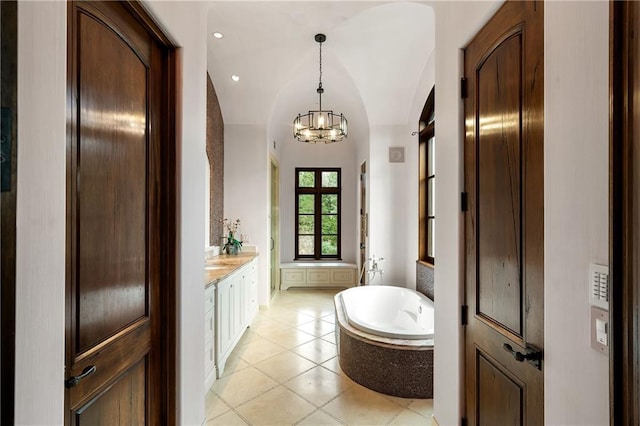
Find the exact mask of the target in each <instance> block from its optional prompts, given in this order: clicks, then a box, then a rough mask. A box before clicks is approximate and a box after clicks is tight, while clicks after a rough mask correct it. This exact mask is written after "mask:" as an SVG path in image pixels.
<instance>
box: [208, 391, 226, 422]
mask: <svg viewBox="0 0 640 426" xmlns="http://www.w3.org/2000/svg"><path fill="white" fill-rule="evenodd" d="M205 407H206V416H207V420H210V419H213V418H215V417H218V416H220V415H221V414H224V413H226V412H227V411H229V410H231V408H230V407H229V406H228V405H227V404H225V403H224V401H222V400H221V399H220V398H219V397H218V395H216V394H215V393H214V392H207V397H206V400H205Z"/></svg>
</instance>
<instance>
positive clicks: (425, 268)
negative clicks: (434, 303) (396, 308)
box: [416, 260, 435, 300]
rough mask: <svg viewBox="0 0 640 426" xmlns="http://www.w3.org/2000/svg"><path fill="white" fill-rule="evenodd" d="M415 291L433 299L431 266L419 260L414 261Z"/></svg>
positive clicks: (433, 289) (433, 287)
mask: <svg viewBox="0 0 640 426" xmlns="http://www.w3.org/2000/svg"><path fill="white" fill-rule="evenodd" d="M416 291H417V292H419V293H422V294H424V295H425V296H427V297H428V298H429V299H431V300H435V285H434V279H433V266H431V265H429V264H427V263H424V262H421V261H419V260H418V261H416Z"/></svg>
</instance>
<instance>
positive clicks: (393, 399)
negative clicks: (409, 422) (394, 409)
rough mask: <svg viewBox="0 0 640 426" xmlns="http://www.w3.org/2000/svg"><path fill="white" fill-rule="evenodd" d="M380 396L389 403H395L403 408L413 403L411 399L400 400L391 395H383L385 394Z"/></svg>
mask: <svg viewBox="0 0 640 426" xmlns="http://www.w3.org/2000/svg"><path fill="white" fill-rule="evenodd" d="M380 395H382V396H384V397H385V398H387V399H388V400H390V401H391V402H395V403H396V404H398V405H400V406H402V407H405V408H406V407H408V406H409V404H411V403H412V402H413V401H414V400H413V399H412V398H400V397H398V396H391V395H385V394H380Z"/></svg>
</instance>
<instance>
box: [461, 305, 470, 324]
mask: <svg viewBox="0 0 640 426" xmlns="http://www.w3.org/2000/svg"><path fill="white" fill-rule="evenodd" d="M460 322H461V323H462V325H467V324H469V306H468V305H462V306H461V308H460Z"/></svg>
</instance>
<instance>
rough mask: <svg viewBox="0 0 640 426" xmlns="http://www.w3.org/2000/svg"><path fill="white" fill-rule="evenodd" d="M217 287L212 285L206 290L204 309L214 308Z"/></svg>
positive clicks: (207, 310) (206, 310)
mask: <svg viewBox="0 0 640 426" xmlns="http://www.w3.org/2000/svg"><path fill="white" fill-rule="evenodd" d="M215 298H216V287H215V286H213V285H210V286H209V287H207V288H206V289H205V290H204V311H205V312H209V311H211V310H213V306H214V304H215V303H216V302H215V300H216V299H215Z"/></svg>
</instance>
